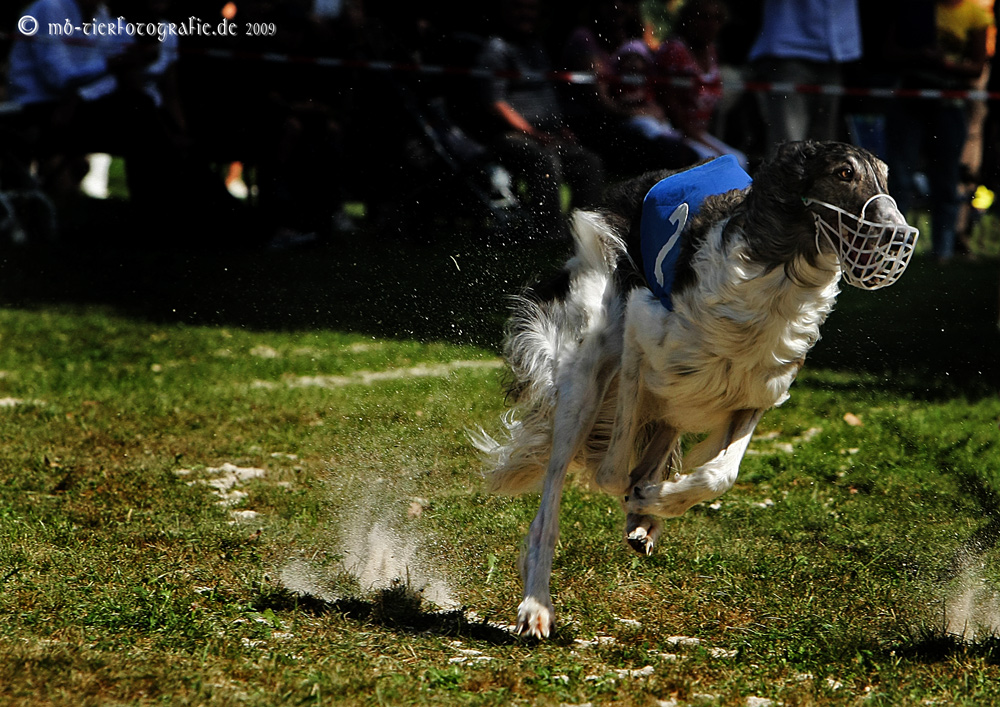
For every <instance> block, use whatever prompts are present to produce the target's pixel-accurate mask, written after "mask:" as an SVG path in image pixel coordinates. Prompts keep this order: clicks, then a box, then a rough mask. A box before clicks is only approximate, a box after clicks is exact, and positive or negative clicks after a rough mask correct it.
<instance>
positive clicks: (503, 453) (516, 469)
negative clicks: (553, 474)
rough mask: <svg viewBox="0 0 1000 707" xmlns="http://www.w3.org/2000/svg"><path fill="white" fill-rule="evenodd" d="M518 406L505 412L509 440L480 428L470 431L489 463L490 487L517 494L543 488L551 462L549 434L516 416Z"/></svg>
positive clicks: (492, 491)
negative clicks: (502, 440)
mask: <svg viewBox="0 0 1000 707" xmlns="http://www.w3.org/2000/svg"><path fill="white" fill-rule="evenodd" d="M515 411H516V408H513V409H511V410H508V411H507V412H506V413H504V416H503V424H504V428H505V430H506V438H507V439H506V440H505V441H504V442H503V443H501V442H498V441H497V440H495V439H494V438H493V437H491V436H490V435H489V434H488V433H487V432H486V431H485V430H483V429H482V428H479V429H478V430H476V431H471V430H470V431H469V438H470V440H471V441H472V444H473V445H474V446H475V447H476V449H478V450H479V451H480V452H482V453H483V458H484V461H485V462H486V463H487V464H488V465H489V471H488V472H487V479H488V485H487V491H488V492H490V493H499V494H504V495H511V496H513V495H517V494H521V493H528V492H529V491H537V490H539V488H541V484H542V479H543V478H544V476H545V465H546V463H547V462H548V450H549V442H550V440H549V436H548V435H546V434H545V433H544V432H542V431H541V430H540V429H539V427H538V426H537V425H532V424H530V422H529V423H528V424H525V423H524V422H523V421H521V420H516V419H514V414H515Z"/></svg>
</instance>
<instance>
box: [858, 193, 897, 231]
mask: <svg viewBox="0 0 1000 707" xmlns="http://www.w3.org/2000/svg"><path fill="white" fill-rule="evenodd" d="M862 218H863V219H864V220H865V221H868V222H870V223H881V224H890V223H893V224H899V225H901V226H905V225H908V224H907V223H906V216H904V215H903V213H902V212H901V211H900V210H899V207H898V206H896V201H895V199H893V198H892V197H891V196H889V195H888V194H878V195H876V196H873V197H872V198H871V199H869V200H868V203H867V204H866V205H865V209H864V215H863V216H862Z"/></svg>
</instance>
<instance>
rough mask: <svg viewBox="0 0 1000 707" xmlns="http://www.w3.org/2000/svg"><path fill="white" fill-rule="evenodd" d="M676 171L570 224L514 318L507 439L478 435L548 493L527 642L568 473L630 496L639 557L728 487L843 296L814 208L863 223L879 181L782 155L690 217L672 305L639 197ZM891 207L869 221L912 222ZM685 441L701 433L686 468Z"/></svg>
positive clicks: (850, 156)
mask: <svg viewBox="0 0 1000 707" xmlns="http://www.w3.org/2000/svg"><path fill="white" fill-rule="evenodd" d="M668 174H669V173H668V172H661V173H655V174H649V175H645V176H642V177H639V178H637V179H634V180H632V181H630V182H627V183H625V184H623V185H621V186H620V187H618V188H616V189H614V190H612V191H611V192H610V193H609V195H608V199H607V203H606V205H605V206H604V207H603V208H602V209H599V210H597V211H596V212H588V213H578V214H576V217H575V222H574V235H575V239H576V252H575V255H574V256H573V257H572V258H571V259H570V260H569V261H568V262H567V264H566V268H565V270H564V271H563V272H562V273H561V274H560V275H559V277H557V278H556V279H555V280H553V281H552V282H551V283H549V284H547V285H545V286H538V287H535V288H533V289H532V290H529V291H528V292H527V293H526V294H525V296H523V297H522V298H520V299H519V304H518V306H517V308H516V309H515V312H514V315H513V316H512V318H511V323H510V327H509V331H508V339H507V347H506V358H507V361H508V363H509V365H510V367H511V373H512V379H513V382H512V385H511V387H510V389H509V391H508V393H509V396H510V400H511V401H512V402H513V408H512V410H511V412H510V414H509V415H508V416H506V417H505V422H506V424H507V428H508V432H509V438H508V439H507V441H506V442H504V443H500V442H496V441H494V440H493V439H492V438H491V437H489V436H488V435H486V434H485V433H481V434H480V435H479V436H478V438H477V439H475V440H474V441H475V443H476V445H477V446H478V447H479V448H480V449H482V450H483V451H484V452H486V453H487V454H488V455H489V456H490V457H491V458H492V460H493V471H492V473H491V486H492V489H493V490H495V491H499V492H505V493H517V492H522V491H525V490H530V489H533V488H537V487H538V486H539V484H542V485H543V487H544V489H543V495H542V503H541V507H540V508H539V512H538V516H537V517H536V518H535V521H534V522H533V523H532V526H531V532H530V534H529V536H528V541H527V547H526V549H525V553H524V555H523V557H522V572H523V576H524V583H525V590H524V600H523V601H522V603H521V606H520V608H519V611H518V630H519V631H520V632H521V633H526V634H530V635H533V636H537V637H543V636H547V635H548V634H549V631H550V630H551V627H552V624H553V620H554V613H553V607H552V602H551V599H550V597H549V577H550V574H551V564H552V558H553V553H554V547H555V542H556V538H557V536H558V510H559V498H560V495H561V491H562V485H563V481H564V478H565V474H566V471H567V468H568V467H569V466H570V464H571V463H572V462H577V463H578V464H579V465H581V466H583V467H584V468H585V469H587V471H588V472H589V473H590V478H591V480H592V481H593V482H594V483H596V485H597V486H599V487H600V488H602V489H603V490H605V491H607V492H608V493H611V494H614V495H616V496H618V497H620V498H624V499H625V500H624V502H623V505H624V510H625V512H626V527H625V533H626V537H627V539H628V542H629V544H630V545H631V546H632V547H633V548H634V549H636V550H637V551H639V552H641V553H649V552H651V550H652V547H653V544H654V543H655V541H656V539H657V537H658V535H659V532H660V528H661V524H660V520H659V517H671V516H677V515H680V514H682V513H683V512H684V511H686V510H687V509H688V508H689V507H691V506H692V505H694V504H695V503H698V502H701V501H704V500H707V499H709V498H714V497H716V496H718V495H720V494H722V493H724V492H725V491H726V490H728V489H729V488H730V487H731V486H732V484H733V482H734V481H735V479H736V474H737V472H738V470H739V462H740V460H741V459H742V456H743V454H744V452H745V451H746V447H747V444H748V443H749V440H750V436H751V435H752V432H753V429H754V427H755V426H756V424H757V421H758V420H759V419H760V416H761V415H762V414H763V412H764V411H765V410H766V409H768V408H770V407H772V406H774V405H778V404H780V403H781V402H782V401H783V400H784V399H785V398H787V390H788V387H789V386H790V385H791V382H792V380H793V379H794V377H795V374H796V373H797V371H798V370H799V368H800V367H801V366H802V363H803V362H804V359H805V354H806V352H807V351H808V350H809V349H810V348H811V347H812V345H813V344H815V342H816V340H817V339H818V338H819V326H820V324H822V322H823V320H824V319H825V318H826V316H827V314H828V313H829V312H830V310H831V309H832V307H833V304H834V300H835V298H836V295H837V292H838V281H839V279H840V275H841V271H840V263H839V261H838V257H837V254H836V252H834V250H833V246H832V245H830V244H829V242H826V241H822V240H820V239H818V237H817V231H816V229H817V226H816V220H815V219H816V216H815V215H814V214H816V213H817V211H816V210H817V209H819V208H822V207H818V206H816V205H815V204H813V203H811V202H810V203H807V200H810V199H814V200H819V201H825V202H828V203H831V204H834V205H836V206H838V207H840V208H842V209H844V210H845V211H848V212H851V213H854V214H859V213H861V212H862V209H863V207H864V206H865V205H866V204H867V203H868V202H869V199H870V197H872V196H874V195H876V194H884V193H885V190H886V186H885V185H886V176H887V175H886V168H885V165H884V164H882V163H881V162H880V161H879V160H878V159H877V158H875V157H874V156H873V155H871V154H870V153H868V152H866V151H864V150H861V149H859V148H856V147H852V146H849V145H844V144H841V143H817V142H802V143H792V144H789V145H785V146H783V147H781V148H780V149H779V150H778V151H777V153H776V155H775V156H774V157H773V158H772V159H771V160H770V161H769V162H767V163H766V164H765V165H763V166H762V167H761V168H760V170H759V171H758V173H757V174H756V176H755V179H754V182H753V184H752V185H751V186H750V187H749V188H748V189H745V190H734V191H730V192H727V193H725V194H719V195H716V196H711V197H709V198H707V199H706V200H705V201H704V203H703V204H702V206H701V209H700V211H698V213H697V214H696V215H695V216H694V217H693V218H691V220H690V221H689V222H688V224H687V226H686V229H685V237H684V241H683V246H682V251H681V253H680V256H679V259H678V262H677V264H676V268H675V280H674V286H673V291H672V299H673V303H674V309H673V311H668V310H667V309H666V308H665V307H663V306H662V305H661V303H660V301H659V300H658V299H657V298H656V297H654V296H653V295H652V293H651V292H650V290H649V289H648V287H647V283H646V282H645V278H644V275H643V272H644V269H643V263H642V255H641V251H640V247H639V243H638V237H639V235H638V234H639V225H640V218H641V206H642V200H643V197H644V196H645V195H646V193H647V192H648V191H649V190H650V188H652V186H653V185H655V184H656V183H657V182H658V181H659V180H661V179H662V178H664V177H665V176H667V175H668ZM882 202H883V200H882V199H877V200H876V201H874V202H871V203H872V204H874V206H872V207H869V211H868V214H867V215H866V218H868V219H880V220H881V221H884V222H888V223H903V224H905V219H903V217H902V215H901V214H900V213H899V211H898V210H897V209H896V208H895V205H894V202H892V201H891V199H886V200H884V203H882ZM684 433H707V437H706V438H705V439H704V441H703V442H701V443H700V444H698V445H697V446H696V447H695V448H694V449H692V450H691V451H690V452H689V453H688V454H687V456H685V457H684V458H683V460H681V453H680V439H681V435H682V434H684Z"/></svg>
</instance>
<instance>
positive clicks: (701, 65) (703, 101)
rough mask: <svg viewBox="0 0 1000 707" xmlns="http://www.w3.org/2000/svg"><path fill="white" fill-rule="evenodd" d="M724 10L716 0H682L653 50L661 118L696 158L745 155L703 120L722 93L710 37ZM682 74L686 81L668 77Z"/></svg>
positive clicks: (744, 162) (709, 120)
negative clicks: (670, 28) (668, 33)
mask: <svg viewBox="0 0 1000 707" xmlns="http://www.w3.org/2000/svg"><path fill="white" fill-rule="evenodd" d="M727 18H728V15H727V10H726V5H725V3H723V2H722V0H687V2H685V3H684V5H683V6H682V7H681V9H680V11H679V13H678V16H677V29H676V32H675V34H674V36H672V37H670V38H669V39H668V40H667V41H666V42H664V43H663V44H662V45H661V46H660V48H659V50H658V51H657V52H656V58H655V64H656V74H655V75H656V79H657V83H656V88H657V99H658V102H659V104H660V105H661V106H662V107H663V109H664V111H665V113H666V116H667V118H668V119H669V120H670V122H671V123H672V124H673V125H674V126H675V127H676V128H677V129H679V130H680V132H681V134H683V136H684V139H685V142H686V143H687V144H688V145H689V146H690V147H691V148H692V149H694V150H695V152H697V153H698V156H699V157H701V158H706V157H718V156H719V155H734V156H735V157H736V159H738V160H739V162H740V165H741V166H742V167H743V168H744V169H746V168H747V158H746V155H744V154H743V153H742V152H740V151H739V150H737V149H736V148H734V147H731V146H729V145H727V144H725V143H724V142H722V141H721V140H719V139H718V138H717V137H715V136H714V135H712V134H711V132H710V130H709V126H710V125H711V123H712V119H713V117H714V115H715V110H716V106H717V105H718V103H719V100H720V99H721V98H722V72H721V70H720V69H719V61H718V52H717V48H716V40H717V39H718V36H719V32H720V31H721V30H722V27H723V26H724V25H725V24H726V21H727ZM672 79H682V80H687V81H689V82H690V85H686V86H682V85H678V84H676V83H674V82H672V81H671V80H672Z"/></svg>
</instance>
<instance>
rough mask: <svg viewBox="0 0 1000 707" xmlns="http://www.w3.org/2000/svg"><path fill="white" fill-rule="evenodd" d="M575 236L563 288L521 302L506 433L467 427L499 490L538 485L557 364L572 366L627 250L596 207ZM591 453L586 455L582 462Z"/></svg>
mask: <svg viewBox="0 0 1000 707" xmlns="http://www.w3.org/2000/svg"><path fill="white" fill-rule="evenodd" d="M573 234H574V239H575V246H576V248H575V253H574V256H573V258H571V259H570V261H569V262H568V263H567V264H566V271H567V272H566V273H565V275H566V276H568V277H567V279H566V280H565V282H566V285H565V287H566V290H565V291H564V292H563V294H562V295H560V296H548V297H546V296H542V295H540V293H539V292H537V291H531V290H529V291H528V292H527V293H526V294H525V295H524V296H522V297H519V298H517V300H516V306H515V310H514V313H513V315H512V317H511V319H510V322H509V325H508V331H507V341H506V346H505V358H506V360H507V363H508V365H509V366H510V372H511V382H510V385H509V389H508V396H509V398H510V399H511V400H512V401H513V402H514V407H512V408H511V409H510V410H508V411H507V413H506V414H505V415H504V417H503V425H504V428H505V432H506V434H505V435H504V436H503V439H502V440H501V441H498V440H496V439H494V438H493V437H491V436H490V435H489V434H487V433H486V432H485V431H483V430H482V429H480V430H478V431H476V432H470V433H469V437H470V438H471V441H472V443H473V445H474V446H475V447H476V448H477V449H479V450H480V451H481V452H483V454H484V455H485V458H486V461H487V463H488V464H489V467H490V470H489V471H488V472H487V475H488V479H489V483H488V485H489V490H490V491H491V492H494V493H502V494H518V493H524V492H528V491H534V490H537V489H538V488H540V486H541V484H542V480H543V478H544V476H545V468H546V466H547V465H548V458H549V453H550V451H551V446H552V424H553V410H554V407H555V401H556V399H557V397H558V396H557V391H556V388H557V381H556V379H557V377H558V375H559V372H558V369H559V367H560V366H565V365H570V364H569V361H571V360H572V359H573V355H574V354H573V351H574V350H575V348H576V347H577V346H578V345H579V341H580V340H581V339H582V337H583V336H585V334H586V332H587V331H588V329H589V328H590V327H591V326H592V325H593V323H594V322H596V321H601V320H603V318H604V316H603V308H604V307H605V306H606V301H605V296H604V293H605V291H606V288H607V287H608V283H609V281H610V279H611V278H613V277H614V271H615V268H616V266H617V263H618V260H619V258H620V255H621V253H623V252H624V251H625V246H624V243H623V242H622V241H621V239H620V238H619V236H618V235H617V234H616V233H615V231H614V229H613V228H612V227H611V226H610V224H609V223H608V222H607V221H606V219H605V218H604V216H603V215H602V214H599V213H596V212H581V211H577V212H576V213H575V214H574V219H573ZM598 446H600V445H598ZM604 446H605V447H606V444H605V445H604ZM589 456H590V455H589V453H588V454H582V455H581V456H580V457H579V458H578V459H577V461H578V462H583V461H584V460H585V459H584V458H585V457H589Z"/></svg>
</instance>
